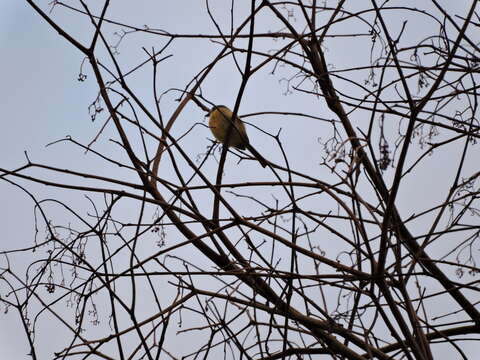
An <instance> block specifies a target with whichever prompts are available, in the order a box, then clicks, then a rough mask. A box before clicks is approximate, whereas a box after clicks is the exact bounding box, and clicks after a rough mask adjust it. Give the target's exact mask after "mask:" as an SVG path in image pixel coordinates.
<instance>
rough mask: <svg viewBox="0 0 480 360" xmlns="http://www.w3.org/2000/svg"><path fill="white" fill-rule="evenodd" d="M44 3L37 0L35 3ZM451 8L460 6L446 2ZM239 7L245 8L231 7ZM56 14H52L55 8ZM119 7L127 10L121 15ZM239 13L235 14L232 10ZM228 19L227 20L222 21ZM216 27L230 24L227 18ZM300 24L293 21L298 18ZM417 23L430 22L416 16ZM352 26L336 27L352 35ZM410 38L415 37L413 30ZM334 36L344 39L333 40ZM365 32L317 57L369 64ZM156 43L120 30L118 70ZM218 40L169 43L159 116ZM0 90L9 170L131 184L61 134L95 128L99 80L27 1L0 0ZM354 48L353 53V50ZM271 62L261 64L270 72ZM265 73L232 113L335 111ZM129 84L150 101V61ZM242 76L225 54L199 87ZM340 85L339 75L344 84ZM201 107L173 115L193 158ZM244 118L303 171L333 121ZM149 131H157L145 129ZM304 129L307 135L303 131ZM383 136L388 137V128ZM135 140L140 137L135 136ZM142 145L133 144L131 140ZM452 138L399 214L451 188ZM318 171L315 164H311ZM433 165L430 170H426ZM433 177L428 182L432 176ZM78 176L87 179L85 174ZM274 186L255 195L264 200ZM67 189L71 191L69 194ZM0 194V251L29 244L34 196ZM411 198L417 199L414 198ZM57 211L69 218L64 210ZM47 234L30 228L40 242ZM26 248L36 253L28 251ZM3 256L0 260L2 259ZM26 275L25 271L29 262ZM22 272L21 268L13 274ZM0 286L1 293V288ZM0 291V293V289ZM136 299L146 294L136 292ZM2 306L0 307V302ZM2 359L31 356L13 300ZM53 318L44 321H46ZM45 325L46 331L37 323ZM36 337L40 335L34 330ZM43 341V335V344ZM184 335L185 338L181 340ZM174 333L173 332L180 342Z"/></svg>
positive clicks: (196, 29) (235, 169) (192, 26)
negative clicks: (28, 166) (71, 173)
mask: <svg viewBox="0 0 480 360" xmlns="http://www.w3.org/2000/svg"><path fill="white" fill-rule="evenodd" d="M46 3H47V2H46V1H42V2H41V4H42V6H44V7H43V8H44V9H45V8H46V7H45V4H46ZM113 3H114V4H112V8H111V9H110V10H109V16H110V17H111V18H112V19H123V18H125V17H126V18H127V20H126V21H127V22H128V23H130V24H135V25H137V26H139V27H141V26H143V25H144V24H148V25H149V26H150V27H152V28H161V29H168V31H169V32H171V33H181V32H182V33H194V34H197V33H202V32H209V33H213V32H214V31H215V29H214V27H213V26H212V24H211V23H210V22H209V21H208V17H207V15H206V14H205V13H204V12H202V11H201V8H202V7H203V2H189V5H188V6H175V5H174V3H173V2H168V3H167V4H162V6H161V8H160V7H159V6H158V5H155V4H154V3H155V2H152V1H147V0H142V1H136V2H135V6H132V4H129V3H128V2H113ZM213 3H214V4H213V5H214V6H212V8H213V9H215V11H214V12H215V14H216V15H217V16H220V17H221V16H222V14H228V6H226V5H225V3H222V2H220V1H217V2H213ZM460 3H462V2H455V3H454V4H452V13H453V12H458V13H462V14H464V13H465V11H464V9H462V8H461V7H462V6H466V5H465V4H464V5H462V4H460ZM455 7H457V8H455ZM239 11H240V12H241V11H242V10H241V9H239ZM57 12H58V13H57ZM52 14H53V15H54V17H55V18H56V19H59V21H60V23H61V24H62V25H64V26H65V27H66V28H67V29H68V30H69V31H70V32H72V33H73V34H75V36H76V37H77V39H79V40H80V41H82V42H83V43H86V41H88V39H89V35H90V34H91V31H92V28H91V24H90V23H89V22H88V21H85V20H79V19H78V17H76V16H73V15H71V14H67V13H65V12H63V11H59V10H58V9H54V10H53V12H52ZM126 15H128V16H126ZM240 18H241V17H240ZM224 20H226V19H224ZM222 26H223V27H224V29H227V30H228V21H227V20H226V21H225V22H224V23H223V24H222ZM299 26H300V24H299ZM400 26H401V19H399V20H398V21H397V23H395V24H393V23H392V28H398V27H400ZM419 26H420V27H421V26H430V25H429V24H419ZM258 27H259V29H262V28H264V29H265V31H268V30H269V29H271V28H277V27H278V23H276V22H275V21H273V20H271V19H263V21H260V22H259V24H258ZM349 30H350V29H347V28H345V29H341V31H344V32H345V33H349ZM115 31H118V27H117V28H115V27H114V26H112V27H109V28H107V31H106V33H107V34H108V36H109V38H110V39H111V40H114V39H115V38H118V36H117V35H116V34H115ZM409 36H412V38H414V37H415V36H416V34H415V33H412V34H411V35H409ZM342 41H343V42H342ZM363 41H364V40H362V38H359V39H355V40H353V41H352V40H351V41H348V40H341V39H340V40H337V39H331V40H330V39H327V40H326V46H327V50H326V54H327V56H329V59H330V61H331V63H332V64H333V65H332V66H337V67H339V68H341V67H344V66H348V65H352V64H355V63H356V62H363V63H366V62H367V61H368V58H367V57H366V55H365V54H368V52H364V51H362V50H364V49H363V48H362V46H364V45H363V44H364V43H363ZM164 44H165V39H162V38H159V37H155V36H148V35H145V34H129V35H127V36H125V38H124V39H123V40H122V42H121V44H120V45H119V47H118V51H119V54H118V59H119V62H120V63H121V64H122V66H123V69H130V68H132V67H134V66H135V65H136V64H138V63H139V61H140V60H141V59H145V51H144V50H143V49H142V47H144V48H145V49H148V50H150V49H151V48H152V47H154V48H156V49H159V48H161V47H162V46H163V45H164ZM218 49H219V46H218V45H217V44H214V43H212V42H210V41H208V40H205V41H197V40H182V41H177V40H176V41H175V43H174V44H173V45H172V47H171V48H168V49H167V52H166V53H167V54H174V57H172V58H169V59H166V60H165V65H164V66H163V65H162V66H161V67H160V70H159V79H160V80H161V81H160V83H161V90H162V91H166V90H168V89H177V90H170V91H168V92H165V94H164V95H163V96H162V100H161V102H160V104H161V108H162V110H163V111H164V114H166V115H167V118H168V115H170V114H171V113H172V112H173V111H174V109H175V107H176V105H177V104H178V103H177V102H176V101H175V99H176V98H178V96H179V93H180V92H179V91H178V89H183V88H184V87H185V85H186V84H187V83H188V82H189V81H190V80H191V78H192V77H193V76H194V75H195V74H197V73H198V72H199V71H200V70H201V69H202V68H203V67H204V66H206V65H207V64H208V63H209V62H210V61H211V60H212V59H213V58H214V57H215V56H216V54H217V52H218ZM0 53H1V54H2V56H1V57H0V79H1V83H0V99H2V131H1V132H0V154H2V155H1V157H0V161H1V163H0V168H4V169H15V168H18V167H20V166H23V165H24V164H25V163H26V155H25V154H27V156H28V159H30V160H31V161H32V162H36V163H43V164H49V165H55V166H58V167H59V168H74V169H76V170H79V171H88V172H91V173H97V174H103V175H113V176H116V177H118V178H121V179H123V180H125V181H136V180H135V176H134V175H133V174H132V173H131V172H130V171H127V170H125V169H118V168H115V167H109V168H108V170H107V168H105V164H104V162H103V161H101V160H99V159H98V158H95V157H94V156H91V155H89V154H85V153H84V151H83V150H81V149H79V148H77V147H75V146H73V145H72V144H71V143H69V142H66V141H61V142H58V141H59V140H62V139H65V138H66V137H69V136H71V137H72V138H74V139H77V140H78V141H81V142H83V143H89V142H90V141H91V140H92V139H94V138H95V135H96V134H97V133H98V132H99V130H100V129H101V127H102V125H103V122H102V120H101V117H99V119H96V120H95V121H92V119H91V116H90V115H91V112H90V111H89V106H90V104H91V103H92V102H93V101H94V100H95V97H96V90H97V88H96V84H95V81H94V79H93V76H92V74H91V72H89V69H88V67H85V69H84V70H85V73H86V74H87V79H86V80H85V81H78V75H79V69H80V67H81V65H82V61H83V56H82V54H81V53H80V52H79V51H78V50H76V49H74V48H73V47H72V46H70V45H69V44H68V43H67V42H66V41H64V40H63V39H61V38H60V37H59V35H58V34H57V33H56V32H55V31H53V30H52V29H51V28H50V27H49V26H48V25H47V24H46V23H45V21H44V20H43V19H41V18H40V16H38V15H37V14H36V13H35V12H34V11H33V9H32V8H31V7H30V6H29V5H28V4H26V2H22V1H18V0H3V1H2V2H0ZM352 54H354V55H355V56H352ZM272 68H273V66H270V67H269V68H268V69H269V71H271V70H272ZM269 71H267V70H265V71H264V72H262V73H261V74H260V75H259V76H258V77H256V78H255V79H254V80H253V81H252V82H251V83H250V84H249V85H248V87H247V91H246V94H245V97H244V99H243V100H242V104H241V109H240V111H239V113H241V114H249V113H254V112H259V111H269V110H270V111H271V110H275V111H286V110H290V111H299V112H309V113H314V114H315V115H316V116H319V117H322V118H325V119H327V120H330V119H332V118H333V117H334V116H333V114H332V113H331V112H330V111H329V110H328V109H327V108H326V106H325V104H324V102H323V101H322V99H317V98H313V99H312V97H308V96H304V95H299V94H296V93H291V94H290V93H287V94H286V89H287V85H286V83H287V81H286V77H288V76H290V75H291V73H289V72H288V71H286V70H284V69H282V68H280V69H277V71H276V73H275V74H274V75H272V74H270V73H269ZM129 81H130V84H131V86H132V87H133V89H135V91H136V92H137V94H138V95H139V96H141V97H142V99H145V101H146V103H147V104H148V106H150V107H153V106H152V105H153V100H152V90H151V89H152V84H151V69H148V68H147V69H145V71H141V72H139V73H136V74H134V75H132V76H131V77H130V78H129ZM239 85H240V76H239V74H238V72H237V71H236V70H235V65H234V64H233V62H232V61H224V62H222V63H221V64H220V65H219V66H218V67H217V68H216V69H215V72H214V73H213V74H212V75H211V76H210V77H209V78H208V79H207V81H206V82H205V84H204V85H203V86H202V91H203V93H204V95H205V96H206V97H207V98H208V99H209V100H211V101H212V102H214V103H216V104H226V105H228V106H230V107H233V105H234V102H235V98H236V94H237V92H238V88H239ZM343 86H346V87H348V84H343ZM204 115H205V114H204V113H203V112H202V111H200V109H198V108H197V107H195V106H191V105H189V106H188V107H187V108H186V110H185V111H184V112H183V113H182V115H181V119H180V120H179V121H178V122H177V124H176V127H175V130H174V131H175V134H176V135H178V134H182V133H184V132H187V131H188V130H189V129H190V128H191V127H192V126H194V130H193V131H192V132H191V133H188V134H187V135H186V137H185V139H184V140H183V141H184V144H185V148H186V150H187V151H188V152H189V154H191V157H192V159H194V158H195V157H196V156H198V155H199V154H202V153H203V152H205V151H206V149H207V147H208V146H209V145H210V144H211V141H210V139H211V135H210V134H209V131H208V128H207V127H206V121H205V118H204ZM245 119H247V120H248V121H249V122H250V121H251V122H252V124H254V125H256V126H260V127H261V128H262V129H264V130H266V131H268V132H272V133H276V132H277V131H280V134H281V137H282V139H283V142H284V144H285V150H286V152H287V153H288V154H289V155H290V156H291V157H292V159H294V161H295V166H297V168H298V169H300V170H305V171H306V170H310V169H312V166H317V165H318V163H320V162H321V161H322V159H323V157H324V156H325V154H324V153H322V152H321V149H319V145H318V144H319V141H322V139H326V138H328V137H329V136H330V135H331V127H330V126H329V125H328V124H327V123H323V122H316V121H315V122H314V121H312V120H311V119H304V118H295V119H290V118H286V117H275V116H266V117H263V118H262V120H261V122H260V121H258V120H257V118H256V117H252V118H249V117H245ZM364 120H365V119H363V118H362V117H361V116H360V117H358V118H356V121H358V126H362V124H364ZM151 129H154V128H153V127H151ZM305 133H307V134H309V135H311V136H305V135H304V134H305ZM103 135H104V136H102V138H101V139H100V140H99V141H98V142H97V146H98V147H97V148H98V149H100V150H101V151H103V152H104V153H106V154H109V155H111V156H113V157H118V158H120V159H124V160H125V159H126V157H125V155H124V154H123V153H122V150H121V149H120V148H119V147H118V146H117V145H116V144H114V143H112V141H110V140H109V139H111V138H115V133H114V131H113V129H112V127H111V126H107V127H106V130H105V132H104V133H103ZM387 135H390V140H393V139H394V133H390V134H387ZM249 137H250V139H251V141H252V144H253V145H254V146H255V147H256V148H260V149H261V150H262V154H268V156H267V158H269V159H271V160H272V161H280V160H281V154H280V152H279V151H277V148H276V145H275V142H274V141H273V139H272V138H271V137H268V136H265V135H264V134H263V133H262V132H260V131H257V130H255V129H254V128H253V127H250V128H249ZM137 145H138V144H137ZM155 146H156V144H155V142H154V141H151V142H149V143H148V144H147V147H148V148H149V150H151V151H153V149H154V148H155ZM139 147H140V146H139ZM460 154H461V147H459V146H457V144H453V145H452V146H447V147H445V148H444V149H442V150H440V151H439V152H437V153H436V154H435V155H436V156H437V158H438V159H440V160H439V161H431V162H428V163H426V164H425V166H422V167H421V168H420V169H419V171H418V173H417V174H416V176H414V177H408V178H407V179H406V180H405V182H404V183H402V187H401V189H400V193H399V196H398V206H399V209H400V212H401V213H402V214H404V215H405V216H406V217H407V216H409V215H411V214H412V213H418V212H420V211H422V210H424V209H426V208H428V207H430V206H432V204H437V203H439V202H441V199H443V196H444V195H441V199H439V195H438V194H439V193H441V194H445V191H447V190H448V188H449V186H450V185H451V178H449V177H448V176H441V175H442V173H445V171H446V170H445V168H446V167H447V168H448V166H447V165H448V164H455V163H456V162H458V159H459V156H460ZM478 155H479V154H478V149H477V150H476V152H473V153H469V155H468V156H467V159H466V166H465V168H466V173H467V174H468V172H469V171H473V170H474V169H475V168H476V167H478V166H477V165H476V164H477V159H478ZM229 161H230V164H231V165H232V166H231V167H230V168H229V169H228V171H227V173H226V179H227V180H228V181H231V182H239V181H259V180H264V179H265V180H266V179H269V175H270V174H269V173H267V172H266V171H264V170H259V169H258V167H255V166H254V165H252V164H247V165H245V166H244V167H242V166H233V164H234V162H235V161H234V160H233V159H231V160H229ZM215 169H216V162H215V161H211V162H210V163H209V164H208V165H207V167H206V170H205V172H206V173H207V174H208V176H209V178H210V179H211V180H214V178H215V175H216V172H215ZM319 171H324V170H319ZM392 173H393V172H392V171H391V172H389V173H388V172H387V173H386V174H385V177H386V178H387V179H391V176H392ZM32 174H34V175H41V176H45V177H49V176H52V175H50V174H47V172H45V171H34V172H32ZM432 174H434V176H435V177H434V179H432ZM321 175H322V176H324V178H325V179H331V178H333V176H332V174H330V173H328V172H325V173H321ZM53 179H54V180H58V181H63V180H66V181H69V180H70V179H68V177H64V176H60V175H55V176H54V178H53ZM432 180H434V181H432ZM21 183H22V184H24V185H25V186H27V185H28V186H27V187H28V189H29V191H31V192H32V193H34V194H36V196H39V197H40V198H44V199H48V198H58V197H60V198H63V199H65V198H66V199H68V200H69V203H71V204H72V206H74V207H75V208H77V209H85V208H86V209H88V206H89V200H88V199H86V198H85V196H84V195H83V194H74V195H72V194H71V192H68V191H63V190H58V189H55V188H52V187H46V186H43V185H40V184H34V183H28V182H21ZM84 184H88V181H87V180H85V183H84ZM273 195H274V192H273V191H272V192H271V193H267V192H265V193H260V194H258V198H259V199H271V198H272V196H273ZM70 196H72V197H70ZM0 198H1V199H2V202H3V204H2V205H1V206H0V227H1V228H2V229H3V234H2V235H3V239H2V241H1V243H2V246H1V249H0V250H10V249H15V248H22V247H28V246H31V245H32V243H33V241H34V238H35V228H34V219H35V212H34V209H33V206H32V200H31V198H30V197H29V196H28V195H27V194H26V193H25V192H23V191H21V190H19V189H18V188H16V187H15V186H12V185H11V184H7V183H5V182H2V183H0ZM419 199H420V200H419ZM240 209H241V210H243V211H245V212H247V211H248V204H247V202H245V205H243V206H242V205H241V206H240ZM49 210H50V215H51V216H58V217H60V218H61V217H63V216H65V215H64V210H63V209H62V208H61V207H58V206H55V205H54V204H52V205H51V206H49ZM129 215H130V213H129V204H128V203H127V204H125V205H124V208H123V209H122V210H121V211H120V214H119V216H125V218H127V217H128V216H129ZM65 218H68V217H66V216H65ZM428 224H429V222H428V221H425V222H422V221H417V222H416V223H415V230H417V231H418V232H421V231H423V230H424V229H423V227H426V226H428ZM43 236H44V234H42V233H40V234H37V238H38V239H42V237H43ZM151 246H152V244H146V245H145V244H144V245H142V248H141V250H140V251H144V252H145V253H144V254H145V256H146V254H148V252H149V251H151V249H149V247H151ZM336 250H337V249H336V248H334V249H329V251H331V252H335V251H336ZM30 255H32V254H31V253H25V254H23V255H21V256H18V257H17V258H16V264H15V266H16V268H17V269H22V267H23V268H25V269H26V266H27V264H29V263H30V262H31V258H30ZM32 256H33V255H32ZM0 264H1V263H0ZM30 271H32V273H34V269H30ZM20 273H21V271H20ZM2 292H3V291H2ZM0 294H1V292H0ZM145 303H148V301H147V300H145ZM1 310H4V309H2V308H0V311H1ZM0 319H1V320H0V334H2V335H1V336H0V358H2V359H7V358H9V359H23V358H28V356H26V354H27V353H28V345H27V343H26V339H25V337H24V336H23V333H22V332H23V330H22V328H21V324H20V323H19V321H18V320H17V314H16V313H15V311H14V310H13V309H8V313H6V314H1V315H0ZM39 326H40V331H38V334H39V335H38V336H39V338H38V341H39V342H40V343H42V344H45V346H44V348H43V349H42V350H43V351H44V353H45V354H49V353H50V354H51V352H52V351H58V350H59V347H60V348H61V344H63V342H62V340H63V339H61V337H58V338H55V337H54V338H52V337H51V336H50V334H51V331H55V330H56V328H55V327H54V326H53V325H49V323H48V322H45V321H42V322H41V325H39ZM49 326H51V327H49ZM41 330H43V331H41ZM42 336H44V338H42ZM42 340H44V341H43V342H42ZM182 341H183V340H182ZM179 342H180V340H179Z"/></svg>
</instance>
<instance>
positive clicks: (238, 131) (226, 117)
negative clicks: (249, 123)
mask: <svg viewBox="0 0 480 360" xmlns="http://www.w3.org/2000/svg"><path fill="white" fill-rule="evenodd" d="M207 116H209V120H208V126H209V127H210V130H211V131H212V134H213V136H215V138H216V139H217V140H218V141H219V142H221V143H222V144H226V145H227V146H229V147H230V146H233V147H235V148H237V149H240V150H246V149H248V150H249V151H250V152H251V153H252V154H253V156H255V158H256V159H257V160H258V161H259V162H260V164H261V165H262V166H263V167H265V166H267V163H268V162H267V160H265V159H264V158H263V156H262V155H260V154H259V153H258V152H257V151H256V150H255V149H254V148H253V147H252V146H251V145H250V142H249V140H248V136H247V130H246V129H245V124H244V123H243V121H242V120H241V119H240V118H239V117H238V116H235V119H232V118H233V113H232V111H231V110H230V109H229V108H228V107H226V106H224V105H217V106H214V107H212V109H211V110H210V112H209V113H208V115H207Z"/></svg>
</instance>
